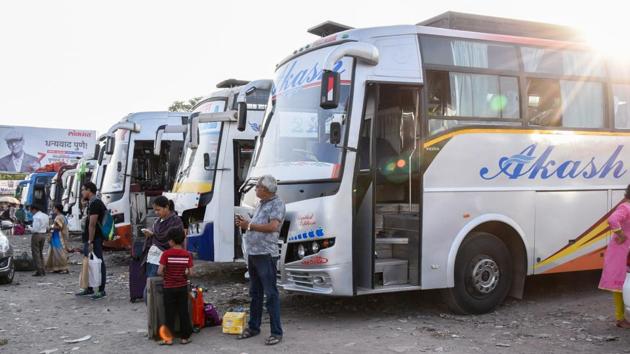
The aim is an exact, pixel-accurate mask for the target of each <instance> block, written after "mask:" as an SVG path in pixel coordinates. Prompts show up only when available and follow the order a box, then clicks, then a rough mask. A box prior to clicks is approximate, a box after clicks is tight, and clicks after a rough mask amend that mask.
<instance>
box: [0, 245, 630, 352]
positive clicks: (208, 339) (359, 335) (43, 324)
mask: <svg viewBox="0 0 630 354" xmlns="http://www.w3.org/2000/svg"><path fill="white" fill-rule="evenodd" d="M11 242H12V244H13V245H14V247H15V248H17V251H18V252H21V251H22V250H27V249H28V247H29V246H28V245H29V236H26V237H24V236H11ZM76 246H78V243H76ZM70 259H71V262H72V263H73V264H72V266H71V273H70V274H69V275H57V274H51V275H47V276H46V277H40V278H35V277H32V276H31V272H18V273H16V277H15V280H14V282H13V284H11V285H2V286H0V352H1V353H42V352H44V353H53V352H55V353H70V352H76V353H154V352H155V353H166V352H182V353H184V352H185V353H201V352H205V353H207V352H216V353H272V352H273V353H276V352H280V353H417V352H448V353H630V331H628V330H622V329H618V328H616V327H614V326H613V316H612V314H613V306H612V299H611V295H610V294H608V293H605V292H602V291H598V290H596V285H597V281H598V273H597V272H587V273H575V274H565V275H560V276H544V277H535V278H531V279H530V280H528V283H527V292H526V295H525V299H524V300H522V301H517V300H508V301H507V302H506V304H504V305H503V306H501V307H500V308H499V309H498V310H497V311H495V312H493V313H490V314H486V315H482V316H454V315H452V314H450V313H449V312H448V310H447V309H446V308H445V307H444V305H442V303H441V300H440V294H439V292H409V293H401V294H387V295H378V296H368V297H356V298H331V297H321V296H311V295H300V294H287V293H284V292H283V293H282V319H283V327H284V330H285V337H284V342H283V343H281V344H279V345H278V346H276V347H273V348H270V347H265V346H264V344H263V341H264V336H258V337H255V338H252V339H249V340H246V341H237V340H235V337H234V336H230V335H225V334H222V333H221V331H220V328H217V327H214V328H205V329H203V330H202V331H201V332H200V333H199V334H196V335H194V336H193V343H191V344H189V345H187V346H182V345H178V344H175V345H174V346H173V347H159V346H157V344H156V343H155V342H153V341H150V340H148V339H147V337H146V328H147V320H146V307H145V305H144V303H130V302H129V290H128V283H127V266H126V254H125V253H120V252H117V253H108V254H107V255H106V262H107V265H108V285H107V293H108V297H107V298H106V299H104V300H101V301H98V302H94V301H92V300H90V299H86V298H76V297H75V296H73V293H74V292H75V291H76V290H77V286H78V272H79V271H80V266H79V265H78V264H77V263H78V262H79V261H80V256H79V255H76V254H74V255H72V256H71V258H70ZM196 268H197V270H198V271H199V273H200V274H201V276H200V277H199V278H197V279H195V280H196V281H197V282H198V283H200V284H202V285H204V286H207V287H208V288H209V289H210V291H209V292H208V293H206V295H205V299H206V301H210V302H212V303H214V304H216V306H217V307H218V308H219V310H220V311H221V312H223V311H225V310H227V309H230V308H234V307H238V306H245V307H246V306H247V290H246V289H247V284H246V283H245V282H244V281H243V280H242V274H243V266H242V265H240V264H227V265H220V266H217V265H213V264H207V263H206V264H201V263H199V262H198V266H197V267H196ZM268 333H269V325H268V321H265V322H264V324H263V335H268ZM87 335H89V336H91V338H90V339H89V340H86V341H83V342H80V343H76V344H67V343H65V340H69V339H77V338H81V337H84V336H87ZM4 340H6V341H8V342H6V344H2V343H4Z"/></svg>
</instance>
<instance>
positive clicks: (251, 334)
mask: <svg viewBox="0 0 630 354" xmlns="http://www.w3.org/2000/svg"><path fill="white" fill-rule="evenodd" d="M259 334H260V332H254V331H252V330H250V329H249V328H245V330H244V331H243V333H241V334H240V335H239V336H238V337H236V339H247V338H251V337H255V336H257V335H259Z"/></svg>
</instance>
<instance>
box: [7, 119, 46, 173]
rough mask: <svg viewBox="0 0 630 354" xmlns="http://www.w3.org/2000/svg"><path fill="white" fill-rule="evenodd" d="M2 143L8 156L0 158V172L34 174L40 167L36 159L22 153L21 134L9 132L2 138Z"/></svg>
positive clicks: (15, 131)
mask: <svg viewBox="0 0 630 354" xmlns="http://www.w3.org/2000/svg"><path fill="white" fill-rule="evenodd" d="M4 141H5V142H6V144H7V147H8V148H9V154H8V155H6V156H4V157H2V158H0V171H4V172H35V170H36V169H38V168H39V167H40V163H39V160H38V159H37V157H35V156H33V155H29V154H27V153H25V152H24V135H23V134H22V133H21V132H19V131H17V130H15V129H13V130H10V131H9V132H8V133H7V134H6V135H5V136H4Z"/></svg>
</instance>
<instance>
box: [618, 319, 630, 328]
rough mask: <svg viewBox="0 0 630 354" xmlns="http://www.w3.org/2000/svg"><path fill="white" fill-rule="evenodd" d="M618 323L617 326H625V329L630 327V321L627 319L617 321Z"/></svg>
mask: <svg viewBox="0 0 630 354" xmlns="http://www.w3.org/2000/svg"><path fill="white" fill-rule="evenodd" d="M616 325H617V327H619V328H623V329H629V328H630V322H628V321H626V320H621V321H617V324H616Z"/></svg>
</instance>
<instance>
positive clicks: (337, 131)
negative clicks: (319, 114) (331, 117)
mask: <svg viewBox="0 0 630 354" xmlns="http://www.w3.org/2000/svg"><path fill="white" fill-rule="evenodd" d="M330 143H331V144H333V145H338V144H340V143H341V123H339V122H332V123H330Z"/></svg>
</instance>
